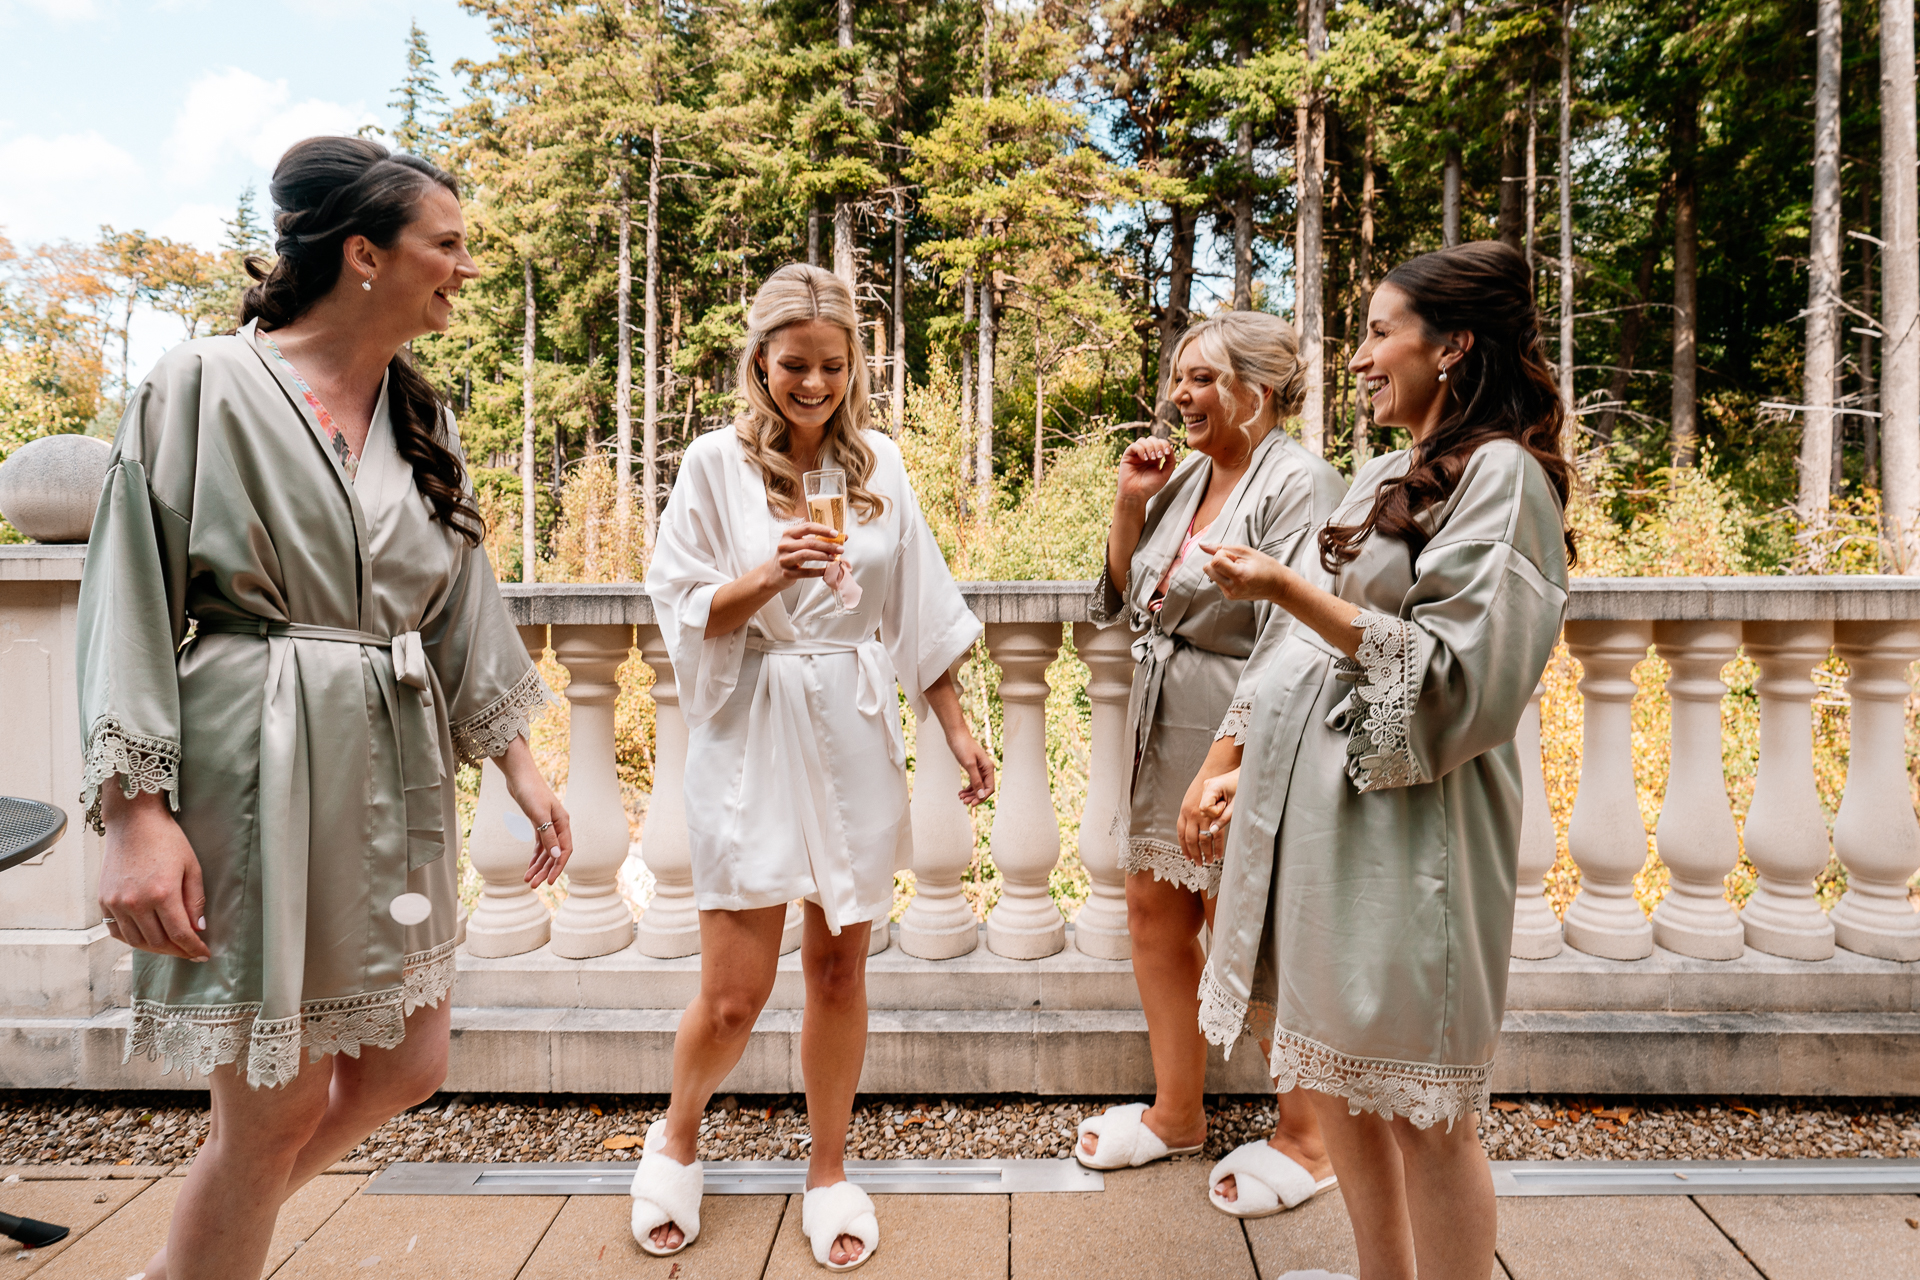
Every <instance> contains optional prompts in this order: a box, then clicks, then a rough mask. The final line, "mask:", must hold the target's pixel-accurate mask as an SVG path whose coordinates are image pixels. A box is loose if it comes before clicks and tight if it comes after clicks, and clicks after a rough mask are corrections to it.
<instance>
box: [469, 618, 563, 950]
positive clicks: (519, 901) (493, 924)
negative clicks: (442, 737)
mask: <svg viewBox="0 0 1920 1280" xmlns="http://www.w3.org/2000/svg"><path fill="white" fill-rule="evenodd" d="M520 638H521V640H522V641H524V642H525V644H526V646H527V653H528V654H529V655H530V656H531V657H532V658H533V659H534V661H536V662H537V661H539V660H540V655H541V654H542V653H544V652H546V648H547V629H546V628H545V627H521V628H520ZM516 818H517V819H518V820H517V821H516V820H515V819H516ZM524 820H525V819H524V816H522V815H520V810H519V809H518V808H517V807H516V806H515V805H514V803H513V798H512V797H511V796H509V795H508V794H507V779H506V775H505V774H503V773H501V772H500V769H499V767H498V766H497V765H495V764H494V763H493V761H491V760H483V761H481V762H480V796H479V799H478V800H477V801H476V802H475V804H474V809H473V831H472V832H471V833H470V834H469V835H468V837H467V858H468V859H469V860H470V861H471V862H472V863H473V869H474V871H475V872H476V873H477V874H478V875H479V876H480V879H481V880H482V881H484V882H485V886H484V887H483V888H482V889H481V890H480V900H479V901H478V902H476V903H475V904H474V906H473V914H472V915H470V916H469V917H467V950H468V951H469V952H471V953H472V954H474V955H476V956H487V957H494V958H498V957H501V956H517V955H522V954H524V953H526V952H528V951H534V950H537V949H539V948H540V947H543V946H545V945H546V944H547V938H548V936H549V935H550V934H551V932H552V924H553V917H552V915H551V914H550V913H549V912H548V911H547V904H546V903H544V902H542V901H541V900H540V898H539V896H538V895H537V894H535V893H534V891H533V889H532V887H531V886H529V885H528V884H527V881H526V873H527V861H528V859H529V858H530V857H531V856H532V853H533V848H532V844H531V842H530V841H527V840H523V839H521V838H520V837H518V836H516V835H514V834H513V830H512V828H511V827H510V826H509V823H510V822H511V823H512V824H513V826H518V825H519V822H521V821H524ZM522 829H523V830H524V828H522Z"/></svg>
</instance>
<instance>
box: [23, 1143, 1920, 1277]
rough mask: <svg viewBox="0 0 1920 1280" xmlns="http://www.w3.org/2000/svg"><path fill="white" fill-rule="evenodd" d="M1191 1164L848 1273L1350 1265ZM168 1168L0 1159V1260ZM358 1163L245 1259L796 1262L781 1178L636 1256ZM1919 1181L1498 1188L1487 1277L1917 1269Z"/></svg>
mask: <svg viewBox="0 0 1920 1280" xmlns="http://www.w3.org/2000/svg"><path fill="white" fill-rule="evenodd" d="M1207 1168H1208V1163H1207V1162H1206V1161H1202V1160H1198V1159H1188V1160H1178V1161H1172V1162H1169V1163H1165V1164H1160V1165H1153V1166H1149V1167H1147V1168H1144V1169H1136V1170H1127V1171H1124V1172H1120V1173H1109V1174H1108V1175H1107V1180H1106V1190H1105V1191H1103V1192H1099V1193H1078V1194H1032V1195H1026V1194H1016V1195H1010V1196H1009V1195H944V1196H942V1195H928V1196H906V1195H895V1196H881V1197H876V1203H877V1205H878V1208H879V1213H880V1220H881V1225H882V1230H883V1232H884V1235H883V1242H882V1247H881V1249H880V1251H879V1253H878V1254H877V1255H876V1256H875V1257H874V1259H873V1261H872V1263H870V1264H869V1265H868V1266H866V1267H864V1268H862V1269H861V1273H860V1274H861V1276H862V1278H863V1280H888V1278H890V1277H897V1278H900V1280H991V1278H993V1277H1014V1278H1016V1280H1053V1278H1055V1277H1059V1278H1060V1280H1069V1278H1071V1280H1081V1278H1082V1277H1085V1276H1089V1275H1099V1276H1102V1277H1110V1278H1111V1280H1135V1278H1138V1280H1149V1278H1151V1280H1164V1278H1165V1277H1170V1276H1171V1277H1207V1278H1208V1280H1214V1278H1216V1277H1217V1278H1218V1280H1274V1277H1276V1276H1278V1275H1280V1274H1281V1273H1283V1272H1285V1271H1288V1270H1290V1269H1295V1268H1298V1269H1308V1268H1313V1267H1322V1268H1326V1269H1327V1270H1330V1271H1347V1272H1351V1271H1353V1270H1354V1268H1355V1262H1354V1256H1353V1241H1352V1236H1351V1233H1350V1230H1349V1228H1348V1224H1347V1216H1346V1210H1345V1208H1344V1207H1343V1206H1342V1204H1341V1202H1340V1198H1339V1196H1338V1195H1337V1194H1330V1195H1325V1196H1322V1197H1320V1198H1318V1199H1316V1200H1314V1201H1312V1202H1311V1203H1309V1204H1307V1205H1305V1206H1303V1207H1302V1208H1300V1209H1298V1210H1295V1211H1294V1212H1292V1213H1285V1214H1280V1215H1278V1216H1276V1217H1272V1218H1267V1219H1263V1220H1260V1221H1256V1222H1248V1223H1244V1224H1243V1223H1239V1222H1235V1221H1233V1220H1231V1219H1229V1218H1227V1217H1225V1216H1223V1215H1222V1214H1220V1213H1218V1212H1216V1211H1215V1210H1214V1209H1213V1208H1212V1207H1211V1206H1210V1205H1209V1204H1208V1203H1207V1200H1206V1195H1205V1179H1206V1172H1207ZM181 1172H183V1169H182V1168H173V1169H169V1168H167V1167H163V1166H148V1167H129V1166H91V1167H88V1166H58V1167H46V1166H43V1167H22V1166H15V1167H5V1166H0V1178H4V1177H8V1176H10V1175H18V1177H19V1181H7V1182H4V1183H0V1210H4V1211H5V1212H8V1213H13V1214H18V1215H21V1216H24V1217H32V1218H40V1219H42V1220H46V1221H52V1222H58V1223H63V1224H65V1225H67V1226H70V1227H72V1228H73V1234H72V1235H70V1236H69V1237H67V1239H66V1240H64V1241H62V1242H60V1243H59V1244H57V1245H53V1246H51V1247H49V1248H46V1249H40V1250H35V1251H32V1252H27V1251H23V1250H19V1249H16V1248H9V1249H7V1250H6V1252H5V1253H4V1254H0V1280H13V1277H21V1276H29V1275H31V1276H35V1277H38V1278H39V1280H126V1277H129V1276H132V1275H134V1274H135V1273H137V1272H138V1271H139V1270H140V1268H141V1265H142V1264H143V1263H144V1262H145V1261H146V1259H147V1257H148V1256H149V1255H150V1254H151V1253H152V1251H153V1250H154V1249H155V1248H156V1247H157V1246H158V1245H159V1244H160V1242H161V1241H162V1240H163V1239H164V1238H165V1236H166V1230H167V1219H168V1216H169V1213H170V1212H171V1210H172V1207H173V1201H174V1197H175V1195H176V1194H177V1193H178V1191H179V1188H180V1185H181V1181H180V1173H181ZM367 1182H368V1175H367V1173H365V1172H335V1173H329V1174H327V1175H325V1176H323V1177H321V1178H318V1179H316V1180H315V1181H314V1182H312V1183H310V1184H309V1185H308V1186H306V1187H305V1188H303V1189H302V1190H301V1191H300V1193H299V1194H298V1195H296V1196H295V1197H294V1198H293V1200H292V1201H291V1202H290V1203H289V1204H288V1206H287V1208H286V1210H285V1211H284V1212H283V1213H282V1214H281V1218H280V1226H279V1230H278V1231H277V1233H276V1234H275V1237H274V1241H273V1248H272V1252H271V1256H270V1257H269V1259H268V1263H267V1269H266V1272H265V1274H266V1275H270V1276H274V1277H276V1280H309V1278H313V1280H318V1278H320V1277H339V1276H347V1275H359V1274H368V1275H375V1276H380V1277H382V1278H383V1280H387V1278H391V1280H416V1278H417V1280H442V1278H451V1277H457V1278H458V1280H573V1278H575V1277H579V1278H581V1280H624V1278H626V1277H637V1278H638V1277H644V1278H646V1280H811V1277H814V1276H820V1275H825V1274H826V1273H825V1272H824V1271H823V1270H822V1269H820V1268H819V1267H817V1266H815V1265H814V1262H813V1258H812V1255H811V1253H809V1251H808V1249H807V1244H806V1239H805V1237H804V1236H802V1235H801V1233H800V1200H799V1197H797V1196H794V1197H787V1196H709V1197H707V1199H706V1201H705V1203H704V1206H703V1210H702V1232H701V1238H700V1240H699V1241H698V1242H697V1243H696V1244H695V1245H694V1246H693V1247H692V1248H691V1249H689V1250H687V1251H686V1252H685V1253H683V1254H681V1255H679V1256H678V1257H677V1258H674V1259H671V1260H664V1259H657V1258H649V1257H647V1256H646V1255H645V1254H642V1253H641V1252H640V1250H639V1249H638V1248H636V1247H635V1245H634V1243H633V1240H632V1238H631V1237H630V1236H629V1234H628V1231H627V1206H628V1203H629V1202H628V1201H627V1199H626V1198H625V1197H623V1196H609V1195H597V1196H573V1197H566V1196H525V1195H519V1196H482V1195H460V1196H395V1195H388V1196H363V1195H361V1194H360V1191H361V1189H362V1188H364V1187H365V1186H366V1185H367ZM1916 1224H1920V1196H1905V1195H1884V1196H1879V1195H1856V1196H1804V1195H1802V1196H1751V1195H1749V1196H1643V1197H1624V1196H1623V1197H1594V1196H1586V1197H1569V1198H1510V1199H1502V1200H1501V1201H1500V1266H1499V1268H1498V1269H1496V1270H1495V1272H1494V1275H1493V1277H1492V1280H1638V1278H1641V1277H1645V1278H1646V1280H1669V1278H1672V1277H1688V1278H1692V1277H1703V1278H1712V1280H1719V1278H1721V1277H1726V1278H1728V1280H1733V1278H1736V1277H1740V1278H1751V1277H1765V1278H1766V1280H1903V1278H1908V1277H1911V1278H1913V1280H1920V1226H1917V1225H1916Z"/></svg>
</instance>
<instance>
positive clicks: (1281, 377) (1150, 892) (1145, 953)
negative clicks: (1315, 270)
mask: <svg viewBox="0 0 1920 1280" xmlns="http://www.w3.org/2000/svg"><path fill="white" fill-rule="evenodd" d="M1173 360H1174V370H1175V374H1174V384H1173V402H1174V404H1175V405H1176V406H1178V408H1179V410H1180V416H1181V419H1182V421H1183V422H1184V423H1185V425H1186V436H1187V445H1188V447H1189V448H1190V449H1191V450H1192V452H1191V453H1189V454H1188V455H1187V458H1186V460H1185V461H1183V462H1181V463H1180V464H1179V465H1178V466H1173V465H1171V463H1172V461H1173V457H1174V448H1173V445H1172V443H1171V442H1169V441H1166V440H1161V439H1148V440H1137V441H1135V442H1134V443H1133V444H1131V445H1129V446H1128V448H1127V451H1126V453H1125V454H1123V455H1122V456H1121V459H1120V479H1119V486H1118V492H1117V493H1116V494H1115V497H1114V505H1113V523H1112V525H1111V527H1110V529H1109V531H1108V534H1107V563H1106V572H1105V573H1104V574H1103V575H1102V577H1101V579H1100V583H1099V586H1098V588H1097V589H1096V591H1095V593H1094V597H1093V600H1092V602H1091V607H1090V616H1091V617H1092V619H1093V620H1094V621H1095V622H1097V623H1101V624H1103V625H1111V624H1112V623H1114V622H1117V621H1120V620H1122V619H1124V620H1125V621H1126V623H1127V625H1128V626H1129V627H1130V628H1131V629H1132V630H1134V631H1136V632H1140V633H1143V634H1141V636H1140V638H1139V639H1138V640H1136V641H1135V642H1134V648H1133V651H1134V654H1135V657H1136V658H1137V660H1138V666H1136V667H1135V668H1134V674H1133V692H1132V696H1131V697H1130V699H1129V720H1130V723H1131V726H1132V731H1133V741H1134V769H1133V779H1132V792H1131V798H1130V805H1129V812H1128V813H1127V814H1125V815H1116V817H1115V829H1116V833H1118V834H1121V835H1123V836H1124V837H1125V841H1126V843H1125V845H1124V846H1123V853H1122V859H1123V863H1124V866H1125V869H1126V872H1127V932H1128V933H1129V934H1130V935H1131V937H1132V940H1133V972H1134V978H1135V980H1136V981H1137V982H1138V983H1139V986H1140V1003H1141V1005H1142V1007H1143V1008H1144V1009H1145V1010H1146V1015H1147V1037H1148V1043H1149V1046H1150V1048H1151V1052H1152V1054H1153V1068H1154V1088H1155V1094H1154V1101H1153V1105H1152V1106H1147V1105H1145V1104H1143V1103H1133V1104H1130V1105H1128V1106H1123V1107H1114V1108H1112V1109H1110V1110H1108V1111H1106V1112H1105V1113H1103V1114H1101V1115H1098V1116H1095V1117H1092V1118H1090V1119H1088V1120H1084V1121H1082V1122H1081V1124H1080V1140H1079V1144H1078V1146H1077V1147H1076V1149H1075V1152H1074V1154H1075V1156H1076V1157H1077V1158H1078V1159H1079V1161H1080V1162H1081V1163H1082V1164H1084V1165H1088V1166H1089V1167H1091V1168H1096V1169H1124V1168H1127V1167H1129V1166H1132V1165H1142V1164H1146V1163H1148V1162H1150V1161H1153V1160H1159V1159H1163V1158H1165V1157H1167V1156H1169V1155H1180V1154H1188V1153H1191V1152H1195V1151H1198V1150H1199V1149H1200V1148H1201V1146H1202V1145H1203V1144H1204V1142H1205V1141H1206V1133H1207V1116H1206V1109H1205V1106H1204V1102H1203V1097H1202V1095H1203V1092H1204V1089H1205V1084H1206V1067H1207V1042H1206V1040H1205V1038H1204V1037H1202V1036H1201V1035H1200V1032H1199V1029H1198V1028H1197V1027H1196V1026H1195V1025H1194V1014H1195V1011H1196V1010H1197V1009H1198V1007H1199V1001H1198V996H1197V995H1196V994H1195V993H1196V992H1197V991H1198V990H1199V986H1200V969H1201V966H1202V964H1203V963H1204V961H1205V954H1204V953H1203V952H1202V950H1201V948H1200V929H1201V927H1202V925H1204V924H1205V923H1206V918H1207V916H1208V914H1209V911H1208V908H1209V905H1210V903H1209V900H1210V899H1211V898H1212V896H1213V894H1214V893H1215V892H1217V890H1218V888H1219V883H1220V861H1219V852H1220V851H1219V847H1218V841H1217V839H1216V837H1214V836H1212V835H1209V834H1207V833H1206V832H1204V831H1202V832H1201V833H1200V835H1199V837H1198V839H1199V841H1200V847H1201V854H1200V856H1199V857H1198V858H1197V859H1194V860H1189V859H1188V857H1187V856H1186V855H1185V854H1184V853H1182V852H1181V843H1180V835H1179V829H1178V822H1179V816H1180V806H1181V802H1182V800H1184V799H1186V798H1188V794H1189V792H1194V791H1196V790H1197V788H1198V787H1199V786H1200V785H1201V783H1202V782H1204V781H1205V780H1206V779H1207V778H1210V777H1213V776H1215V775H1217V774H1221V773H1225V772H1226V771H1227V770H1229V769H1231V768H1233V767H1234V766H1235V765H1237V764H1238V763H1239V745H1238V744H1239V743H1240V742H1241V741H1242V740H1243V739H1244V737H1245V733H1246V716H1247V711H1248V709H1249V708H1250V706H1251V705H1252V699H1253V690H1254V688H1255V687H1256V686H1257V685H1258V683H1259V678H1260V673H1261V671H1262V670H1263V669H1264V668H1265V666H1266V658H1267V657H1270V656H1271V654H1272V652H1273V650H1274V648H1275V647H1276V646H1277V638H1278V632H1277V630H1276V632H1275V635H1274V639H1273V640H1272V641H1270V642H1269V644H1268V645H1267V647H1266V648H1265V649H1259V650H1257V649H1256V645H1255V642H1256V641H1257V640H1258V639H1259V637H1260V636H1261V634H1262V625H1263V624H1264V623H1265V622H1266V620H1267V617H1268V615H1269V614H1270V613H1272V606H1271V605H1269V604H1267V603H1266V602H1265V601H1255V602H1250V603H1249V602H1240V601H1233V600H1229V599H1227V598H1226V597H1225V596H1223V595H1221V594H1220V591H1219V589H1218V588H1216V587H1215V586H1214V585H1213V584H1212V583H1211V582H1209V581H1208V580H1207V578H1206V577H1205V575H1203V574H1202V573H1201V572H1200V566H1201V565H1202V564H1203V563H1204V562H1205V559H1206V557H1205V556H1203V555H1196V554H1194V552H1195V549H1196V547H1197V546H1198V544H1200V543H1201V542H1203V541H1204V542H1216V543H1217V542H1228V543H1245V544H1247V545H1249V546H1255V547H1259V548H1261V549H1262V550H1263V551H1264V552H1265V553H1266V554H1268V555H1270V556H1272V557H1274V558H1276V559H1278V560H1281V561H1288V560H1291V559H1293V558H1294V557H1295V556H1297V555H1300V554H1311V552H1310V548H1311V546H1312V540H1311V538H1310V537H1309V535H1310V534H1311V533H1312V531H1313V530H1314V529H1316V528H1318V527H1319V524H1320V522H1321V520H1323V519H1325V518H1326V516H1327V514H1328V513H1329V512H1331V511H1332V510H1333V508H1334V506H1335V505H1336V504H1337V503H1338V502H1339V501H1340V496H1341V495H1342V494H1343V493H1345V492H1346V484H1345V482H1343V481H1342V480H1341V479H1340V475H1339V473H1338V472H1336V471H1335V470H1334V469H1333V468H1332V467H1331V466H1329V465H1327V463H1326V462H1324V461H1323V460H1321V459H1320V458H1316V457H1315V456H1313V455H1312V454H1310V453H1308V452H1307V451H1306V450H1305V449H1303V448H1301V447H1300V445H1298V444H1297V443H1295V442H1294V440H1293V439H1292V438H1291V437H1289V436H1288V435H1287V433H1286V432H1285V431H1284V430H1282V429H1281V427H1280V424H1281V423H1282V422H1283V421H1285V420H1286V419H1287V418H1290V417H1292V416H1293V415H1294V414H1295V413H1297V412H1299V409H1300V399H1301V395H1302V392H1303V389H1304V386H1305V381H1306V375H1305V372H1304V371H1303V370H1302V369H1301V367H1300V362H1299V358H1298V355H1297V345H1296V341H1295V338H1294V333H1293V327H1292V326H1291V325H1289V324H1287V323H1286V322H1285V321H1284V320H1281V319H1280V318H1279V317H1278V316H1272V315H1267V314H1264V313H1262V312H1258V311H1233V312H1228V313H1226V314H1225V315H1221V316H1217V317H1215V318H1213V319H1211V320H1203V321H1201V322H1200V323H1199V324H1196V325H1194V326H1193V327H1192V328H1190V329H1188V330H1187V331H1186V332H1185V333H1184V334H1182V335H1181V337H1180V341H1179V343H1178V345H1177V346H1176V347H1175V348H1174V355H1173ZM1122 584H1124V586H1123V585H1122ZM1279 1107H1280V1116H1279V1126H1278V1128H1277V1129H1276V1131H1275V1134H1274V1137H1273V1140H1272V1141H1271V1142H1267V1141H1254V1142H1249V1143H1246V1144H1245V1145H1243V1146H1242V1147H1241V1148H1239V1149H1238V1150H1236V1151H1235V1152H1233V1153H1232V1154H1231V1155H1229V1156H1228V1157H1227V1159H1225V1160H1223V1161H1221V1162H1220V1163H1219V1164H1218V1165H1216V1166H1215V1167H1214V1170H1213V1173H1212V1175H1211V1177H1210V1178H1209V1180H1208V1181H1209V1186H1210V1191H1209V1196H1210V1198H1211V1199H1212V1201H1213V1203H1214V1204H1215V1205H1216V1206H1217V1207H1219V1208H1220V1209H1221V1210H1223V1211H1224V1212H1226V1213H1229V1214H1232V1215H1234V1216H1235V1217H1243V1218H1244V1217H1263V1216H1265V1215H1267V1214H1271V1213H1277V1212H1279V1211H1280V1209H1281V1208H1283V1207H1285V1208H1292V1207H1294V1206H1295V1205H1297V1204H1299V1203H1301V1202H1302V1201H1304V1200H1306V1199H1308V1198H1309V1197H1311V1196H1312V1195H1313V1194H1314V1193H1315V1191H1316V1190H1318V1189H1320V1186H1321V1184H1322V1182H1323V1180H1326V1174H1327V1172H1328V1165H1327V1159H1326V1152H1325V1148H1324V1147H1323V1146H1322V1144H1321V1141H1320V1134H1319V1128H1318V1126H1317V1125H1316V1124H1315V1122H1314V1119H1313V1113H1312V1111H1311V1109H1310V1108H1309V1107H1308V1106H1307V1105H1306V1104H1305V1102H1304V1101H1302V1100H1300V1099H1297V1098H1293V1097H1291V1096H1290V1095H1285V1094H1283V1095H1281V1097H1280V1104H1279Z"/></svg>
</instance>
